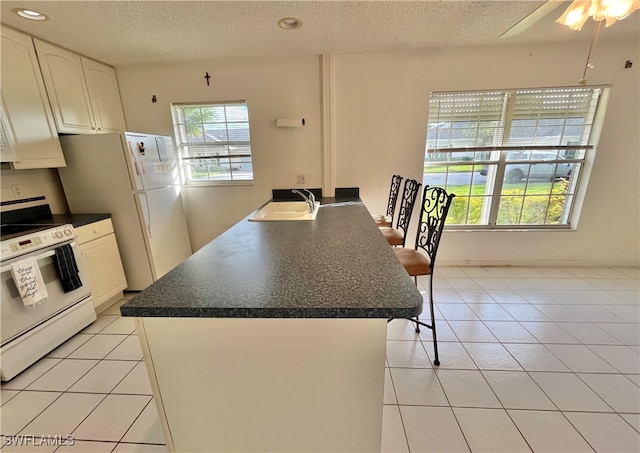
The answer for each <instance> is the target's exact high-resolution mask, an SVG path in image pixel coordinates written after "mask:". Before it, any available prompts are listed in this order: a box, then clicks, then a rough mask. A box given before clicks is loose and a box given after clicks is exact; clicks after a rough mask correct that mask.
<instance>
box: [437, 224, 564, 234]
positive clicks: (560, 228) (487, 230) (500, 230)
mask: <svg viewBox="0 0 640 453" xmlns="http://www.w3.org/2000/svg"><path fill="white" fill-rule="evenodd" d="M444 229H445V231H447V232H453V233H559V232H561V233H573V232H575V231H576V229H575V228H572V227H571V226H565V225H562V226H558V227H545V228H527V227H504V228H492V227H487V228H470V227H447V226H445V227H444Z"/></svg>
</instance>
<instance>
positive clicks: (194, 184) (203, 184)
mask: <svg viewBox="0 0 640 453" xmlns="http://www.w3.org/2000/svg"><path fill="white" fill-rule="evenodd" d="M253 183H254V181H253V180H251V181H197V182H195V181H189V182H186V183H185V184H184V187H220V186H225V187H228V186H253Z"/></svg>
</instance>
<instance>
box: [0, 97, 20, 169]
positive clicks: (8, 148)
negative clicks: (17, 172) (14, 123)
mask: <svg viewBox="0 0 640 453" xmlns="http://www.w3.org/2000/svg"><path fill="white" fill-rule="evenodd" d="M0 101H1V100H0ZM4 111H5V108H4V101H1V104H0V157H2V162H14V161H16V160H18V155H17V154H16V139H15V137H14V136H13V131H12V130H11V125H10V124H9V122H8V121H7V116H6V113H5V112H4Z"/></svg>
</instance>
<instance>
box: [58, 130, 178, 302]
mask: <svg viewBox="0 0 640 453" xmlns="http://www.w3.org/2000/svg"><path fill="white" fill-rule="evenodd" d="M60 142H61V143H62V149H63V151H64V155H65V159H66V161H67V166H66V167H64V168H59V169H58V172H59V174H60V180H61V181H62V186H63V188H64V192H65V195H66V198H67V203H68V204H69V209H70V210H71V212H72V213H78V214H80V213H89V214H91V213H110V214H111V220H112V222H113V226H114V230H115V235H116V240H117V241H118V247H119V249H120V255H121V256H122V264H123V267H124V271H125V274H126V276H127V283H128V285H129V286H128V287H127V289H128V290H134V291H135V290H142V289H145V288H146V287H147V286H149V285H150V284H151V283H153V282H154V281H156V280H158V279H159V278H160V277H162V276H163V275H164V274H166V273H167V272H169V271H170V270H171V269H173V268H174V267H175V266H177V265H178V264H180V263H181V262H182V261H184V260H185V259H186V258H187V257H189V256H190V255H191V244H190V242H189V233H188V231H187V224H186V220H185V214H184V209H183V205H182V198H181V195H180V189H181V185H180V173H179V171H180V170H179V163H178V158H177V155H176V153H175V151H174V147H173V142H172V140H171V137H165V136H158V135H148V134H138V133H132V132H121V133H115V134H98V135H66V136H61V137H60Z"/></svg>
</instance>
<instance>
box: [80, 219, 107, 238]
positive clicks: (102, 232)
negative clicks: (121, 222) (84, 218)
mask: <svg viewBox="0 0 640 453" xmlns="http://www.w3.org/2000/svg"><path fill="white" fill-rule="evenodd" d="M75 230H76V235H77V236H78V243H80V244H85V243H87V242H89V241H93V240H94V239H98V238H101V237H103V236H106V235H107V234H111V233H113V223H111V219H104V220H100V221H98V222H93V223H90V224H88V225H83V226H81V227H78V228H76V229H75Z"/></svg>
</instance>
